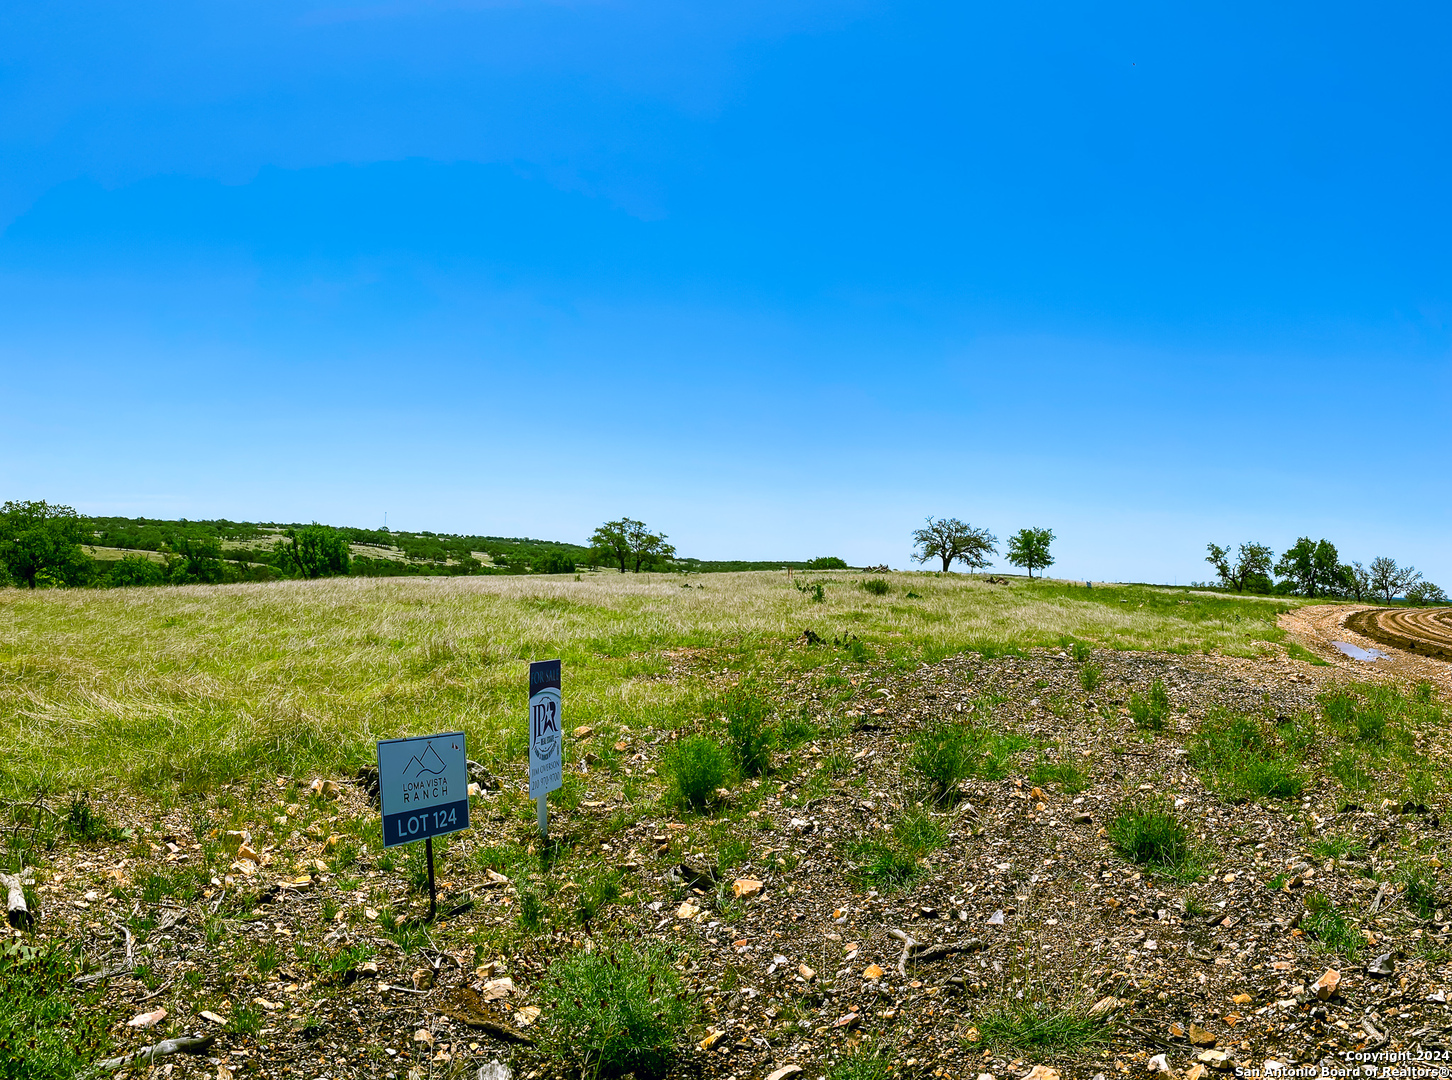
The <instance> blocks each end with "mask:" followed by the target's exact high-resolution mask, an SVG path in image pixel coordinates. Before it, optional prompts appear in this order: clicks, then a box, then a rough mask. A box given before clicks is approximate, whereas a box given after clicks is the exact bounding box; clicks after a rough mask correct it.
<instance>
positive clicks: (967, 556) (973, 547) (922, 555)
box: [913, 517, 998, 574]
mask: <svg viewBox="0 0 1452 1080" xmlns="http://www.w3.org/2000/svg"><path fill="white" fill-rule="evenodd" d="M913 543H914V544H915V545H916V546H918V547H920V548H922V551H919V552H914V553H913V559H914V560H915V561H916V562H920V563H925V562H928V561H929V560H931V559H942V560H943V573H945V574H946V573H947V572H948V568H949V567H950V566H952V565H953V561H954V560H955V559H956V560H957V561H958V562H961V563H962V564H963V565H964V566H966V567H968V569H970V570H982V569H983V568H984V567H985V566H988V565H989V563H990V560H989V558H988V556H990V555H997V554H998V548H997V546H996V545H997V544H998V540H997V538H996V537H995V536H994V535H993V534H992V533H991V532H989V531H988V530H987V529H975V528H974V527H973V526H972V525H969V524H968V523H967V522H963V521H959V520H958V519H957V518H939V519H937V520H934V519H933V518H931V517H930V518H928V524H927V525H926V526H925V527H924V528H921V529H915V530H913Z"/></svg>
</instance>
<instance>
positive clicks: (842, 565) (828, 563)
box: [806, 555, 847, 570]
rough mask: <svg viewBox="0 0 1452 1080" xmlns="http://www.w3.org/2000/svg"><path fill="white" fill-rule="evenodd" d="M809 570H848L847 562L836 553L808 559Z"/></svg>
mask: <svg viewBox="0 0 1452 1080" xmlns="http://www.w3.org/2000/svg"><path fill="white" fill-rule="evenodd" d="M806 568H807V569H808V570H846V569H847V563H846V562H845V561H843V560H842V559H839V558H837V556H835V555H823V556H822V557H821V558H819V559H809V560H807V566H806Z"/></svg>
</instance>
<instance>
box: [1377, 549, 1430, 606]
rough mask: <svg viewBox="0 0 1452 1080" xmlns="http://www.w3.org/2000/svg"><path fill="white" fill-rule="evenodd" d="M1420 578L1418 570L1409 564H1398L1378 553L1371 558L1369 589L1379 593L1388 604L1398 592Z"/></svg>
mask: <svg viewBox="0 0 1452 1080" xmlns="http://www.w3.org/2000/svg"><path fill="white" fill-rule="evenodd" d="M1421 579H1422V575H1421V572H1420V571H1417V570H1413V569H1412V568H1411V567H1410V566H1398V565H1397V563H1396V560H1395V559H1389V558H1387V557H1386V556H1385V555H1378V556H1377V557H1376V558H1374V559H1372V560H1371V591H1372V592H1374V593H1380V594H1381V597H1382V599H1384V600H1385V601H1386V602H1387V603H1388V604H1390V603H1391V602H1392V600H1394V599H1395V598H1396V596H1397V594H1398V593H1401V592H1403V591H1404V590H1406V589H1408V588H1410V587H1411V586H1413V585H1415V584H1416V583H1417V582H1418V581H1420V580H1421Z"/></svg>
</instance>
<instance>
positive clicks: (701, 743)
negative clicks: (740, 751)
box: [664, 735, 731, 810]
mask: <svg viewBox="0 0 1452 1080" xmlns="http://www.w3.org/2000/svg"><path fill="white" fill-rule="evenodd" d="M664 766H665V772H666V775H667V776H668V777H669V778H670V791H669V793H668V794H669V796H670V799H671V801H673V802H675V803H677V804H678V805H686V806H690V807H692V808H693V809H696V810H704V809H705V808H706V807H707V806H709V805H710V804H711V803H712V802H713V801H715V799H716V792H717V790H718V789H719V788H722V787H725V786H726V784H727V783H728V781H729V780H730V779H731V756H730V755H729V754H728V753H727V752H726V748H725V747H724V746H722V745H721V744H720V743H718V742H717V741H716V740H715V739H712V738H709V737H708V736H705V735H691V736H688V737H687V738H684V739H682V740H681V741H680V742H678V743H676V745H675V747H674V748H673V749H672V750H671V751H670V753H669V754H668V755H667V756H666V759H665V762H664Z"/></svg>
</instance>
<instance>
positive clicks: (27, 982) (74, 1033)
mask: <svg viewBox="0 0 1452 1080" xmlns="http://www.w3.org/2000/svg"><path fill="white" fill-rule="evenodd" d="M79 966H80V965H79V957H78V955H77V954H74V953H71V952H69V951H67V950H65V949H61V948H58V947H56V946H53V945H46V946H35V945H27V944H23V943H21V942H7V943H5V944H3V945H0V1001H3V1002H4V1003H5V1004H4V1007H3V1008H0V1076H3V1077H6V1078H7V1080H8V1078H10V1077H15V1078H17V1080H18V1078H21V1077H23V1078H25V1080H70V1078H71V1077H74V1076H78V1075H81V1074H83V1073H85V1072H86V1071H87V1070H88V1069H89V1067H90V1065H91V1063H92V1062H94V1061H95V1060H96V1059H98V1058H100V1057H102V1056H103V1055H104V1052H105V1051H106V1050H107V1049H108V1048H109V1045H110V1039H109V1036H108V1035H107V1027H108V1024H109V1020H110V1017H109V1016H108V1014H107V1010H106V1009H104V1008H102V1007H101V999H102V995H103V991H101V990H97V989H93V990H91V991H89V992H84V993H83V992H81V991H79V990H77V989H76V988H75V987H74V986H73V985H72V983H71V979H72V978H73V977H74V976H75V975H76V973H77V970H78V968H79Z"/></svg>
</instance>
